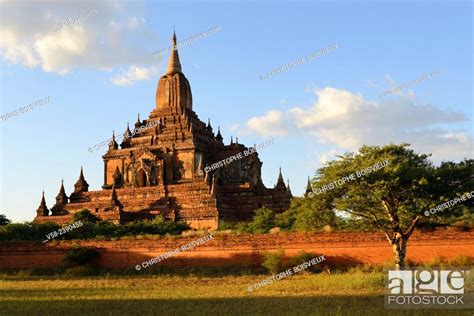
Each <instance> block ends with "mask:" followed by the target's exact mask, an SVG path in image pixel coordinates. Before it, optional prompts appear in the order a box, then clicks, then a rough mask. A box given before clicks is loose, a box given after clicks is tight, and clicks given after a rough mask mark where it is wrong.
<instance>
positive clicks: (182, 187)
mask: <svg viewBox="0 0 474 316" xmlns="http://www.w3.org/2000/svg"><path fill="white" fill-rule="evenodd" d="M155 99H156V107H155V108H154V109H153V110H152V111H151V112H150V114H149V116H148V118H147V119H143V120H141V119H140V116H138V119H137V121H136V123H135V125H134V127H135V131H137V130H139V131H140V132H139V133H133V134H132V132H131V131H130V127H129V125H128V124H127V128H126V130H125V133H124V138H123V141H122V142H121V143H120V145H119V144H118V143H117V142H116V140H115V133H113V136H112V141H111V142H110V143H109V147H108V150H107V152H106V153H105V154H104V155H103V156H102V158H103V161H104V183H103V185H102V188H101V190H98V191H89V184H88V183H87V182H86V180H85V177H84V172H83V169H82V167H81V171H80V175H79V179H78V180H77V182H76V184H75V185H74V191H73V192H72V193H71V194H70V196H69V197H68V196H67V195H66V192H65V189H64V185H63V183H61V187H60V191H59V194H58V196H57V197H56V204H55V205H54V206H53V207H52V208H51V213H50V211H49V210H48V208H47V207H46V203H45V200H44V192H43V197H42V199H41V204H40V207H39V208H38V210H37V212H36V213H37V216H36V217H35V222H40V223H41V222H47V221H53V222H56V223H59V224H65V223H69V222H71V221H72V216H73V214H74V213H75V212H79V211H81V210H83V209H88V210H89V211H90V212H91V213H93V214H94V215H96V216H98V217H99V218H101V219H102V220H105V221H111V222H114V223H118V224H124V223H128V222H131V221H137V220H146V219H152V218H154V217H155V216H158V215H160V216H163V217H164V218H166V219H169V220H174V221H176V220H184V221H186V222H187V223H188V224H189V225H190V226H191V227H192V228H196V229H211V230H214V229H217V228H218V225H219V223H222V221H226V222H238V221H248V220H251V219H252V218H253V216H254V213H255V210H256V209H258V208H261V207H267V208H269V209H272V210H273V211H275V212H283V211H285V210H287V209H288V208H289V206H290V199H291V197H292V195H291V191H290V189H289V187H288V186H287V185H285V183H284V180H283V176H282V174H281V169H280V173H279V175H278V180H277V184H276V185H275V187H274V188H267V187H265V185H264V184H263V182H262V178H261V168H262V162H261V161H260V159H259V157H258V153H257V152H255V153H253V154H250V155H248V156H246V157H244V158H242V159H240V160H236V161H233V162H232V163H230V164H227V165H225V166H223V167H221V168H217V169H215V170H211V171H209V172H205V171H204V169H205V167H206V166H210V165H212V164H213V163H215V162H218V161H221V160H223V159H226V158H228V157H230V156H233V155H236V154H238V153H240V152H244V151H245V150H248V149H249V147H246V146H244V145H243V144H239V143H238V141H236V142H234V141H233V140H231V142H230V144H227V145H226V144H224V142H223V137H222V135H221V132H220V128H218V130H217V134H215V133H214V131H213V128H212V126H211V122H210V120H209V121H208V123H207V124H206V123H204V122H203V121H201V120H200V119H199V117H198V116H197V114H196V112H194V110H193V98H192V93H191V86H190V84H189V81H188V80H187V79H186V77H185V75H184V74H183V72H182V69H181V62H180V59H179V55H178V50H177V48H176V34H173V38H172V50H171V55H170V58H169V62H168V68H167V71H166V74H164V75H163V76H162V77H161V78H160V79H159V81H158V87H157V89H156V98H155Z"/></svg>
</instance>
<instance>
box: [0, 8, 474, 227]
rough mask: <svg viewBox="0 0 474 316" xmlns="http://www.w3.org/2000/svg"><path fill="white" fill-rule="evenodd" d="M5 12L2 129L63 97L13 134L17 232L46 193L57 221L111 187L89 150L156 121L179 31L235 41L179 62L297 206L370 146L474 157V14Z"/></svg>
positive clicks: (10, 162) (4, 164)
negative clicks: (314, 178) (85, 186)
mask: <svg viewBox="0 0 474 316" xmlns="http://www.w3.org/2000/svg"><path fill="white" fill-rule="evenodd" d="M0 9H1V21H0V24H1V28H0V49H1V61H0V67H1V76H0V80H1V82H0V87H1V88H0V89H1V90H0V95H1V99H0V101H1V110H0V116H1V115H5V114H7V113H10V112H12V111H14V110H16V109H18V108H20V107H22V106H25V105H28V104H30V103H32V102H34V101H36V100H39V99H42V98H45V97H47V96H50V98H51V99H50V102H49V103H48V104H47V105H44V106H40V107H37V108H35V109H34V110H32V111H29V112H27V113H25V114H22V115H20V116H18V117H14V118H11V119H8V120H6V121H3V122H0V132H1V137H0V153H1V165H0V175H1V183H0V185H1V187H0V214H2V213H3V214H6V215H7V217H8V218H10V219H13V220H15V221H23V220H32V219H33V217H34V215H35V210H36V208H37V206H38V204H39V201H40V197H41V191H42V190H43V189H44V190H45V192H46V200H47V204H48V206H49V207H51V206H52V205H53V204H54V197H55V196H56V195H57V193H58V190H59V186H60V181H61V179H62V178H64V183H65V187H66V191H67V193H68V194H69V193H70V192H71V191H72V189H73V184H74V183H75V181H76V180H77V178H78V175H79V170H80V166H81V165H83V166H84V172H85V177H86V180H87V181H88V182H89V184H90V189H91V190H98V189H99V188H100V187H101V186H102V184H103V162H102V158H101V155H102V154H104V152H105V151H104V150H99V151H94V152H92V153H90V152H89V151H88V148H89V147H90V146H93V145H94V144H97V143H100V142H102V141H103V140H105V139H107V138H109V137H110V136H111V134H112V130H114V129H115V131H116V132H117V133H118V132H123V131H124V130H125V127H126V123H127V121H130V123H134V122H135V121H136V117H137V113H140V114H141V116H142V117H147V116H148V114H149V113H150V111H152V110H153V108H154V107H155V91H156V85H157V81H158V78H159V77H160V76H161V75H162V74H163V73H164V71H165V68H166V63H167V59H168V56H169V54H165V55H163V59H164V60H161V61H160V60H159V59H157V58H155V57H154V56H153V55H152V53H153V52H156V51H159V50H161V49H164V48H167V47H168V46H169V44H170V38H171V35H172V33H173V27H175V28H176V33H177V36H178V41H179V40H184V39H186V38H189V37H192V36H194V35H196V34H199V33H201V32H206V31H207V30H210V29H212V28H214V27H216V26H220V27H221V30H220V31H219V32H216V33H213V34H210V35H209V36H208V37H205V38H203V39H200V40H198V41H195V42H193V43H191V44H189V45H187V46H185V47H182V48H180V49H179V55H180V59H181V64H182V69H183V73H184V74H185V75H186V77H187V78H188V80H189V81H190V84H191V88H192V92H193V107H194V110H195V111H196V112H197V114H198V116H199V117H200V118H201V120H203V121H207V118H208V117H210V118H211V123H212V125H213V127H214V129H215V130H217V126H218V125H220V126H221V131H222V134H223V136H224V140H225V142H226V143H227V142H229V140H230V136H231V135H233V136H234V137H235V136H238V137H239V142H241V143H244V144H246V145H253V144H254V143H257V144H258V143H260V142H264V141H265V140H267V139H270V138H274V139H275V143H274V145H272V146H271V147H269V148H266V149H264V150H262V151H261V152H260V158H261V159H262V161H263V167H262V173H263V179H264V183H265V184H266V185H267V186H273V185H274V183H275V181H276V178H277V175H278V168H279V167H280V166H281V167H282V170H283V176H284V177H285V179H286V178H289V180H290V184H291V188H292V191H293V194H295V195H299V194H301V193H302V192H303V190H304V186H305V183H306V178H307V176H309V175H314V173H315V170H316V169H317V168H318V167H320V166H321V164H322V163H324V162H325V161H327V160H331V159H333V158H334V155H336V154H339V153H343V152H345V151H354V150H357V148H359V147H360V145H361V144H368V145H383V144H387V143H390V142H396V143H400V142H409V143H411V144H412V146H413V148H414V149H415V150H417V151H420V152H424V153H433V156H432V159H433V161H434V162H435V163H439V161H442V160H459V159H463V158H464V157H468V158H473V138H472V137H473V130H472V128H473V125H472V109H473V108H472V104H473V96H472V84H473V82H472V69H473V68H472V55H473V52H472V2H471V1H458V2H456V1H454V2H452V1H449V2H448V1H445V2H429V1H420V2H391V1H389V2H375V1H372V2H362V1H354V2H352V1H351V2H348V1H347V2H346V1H339V2H316V1H315V2H284V1H278V2H274V3H272V4H269V2H266V1H265V2H263V1H262V2H224V3H220V2H205V3H198V2H190V1H189V2H176V3H175V2H173V3H171V2H141V1H133V2H131V1H130V2H124V1H100V2H96V1H81V2H65V3H63V2H57V1H52V2H21V1H14V2H8V1H7V2H2V3H1V4H0ZM90 10H95V11H96V14H94V15H91V16H88V17H85V18H84V15H82V14H83V13H85V12H89V11H90ZM81 15H82V18H80V19H78V21H77V22H76V23H73V24H71V25H68V26H64V27H63V28H62V29H60V30H59V31H56V29H57V28H58V23H59V22H60V21H66V20H68V19H71V18H74V17H80V16H81ZM334 43H335V44H337V49H335V50H334V51H333V52H331V53H328V54H326V55H324V56H321V57H319V58H316V59H314V60H312V61H309V62H307V63H305V64H303V65H298V66H295V67H293V68H291V69H289V70H288V71H285V72H282V73H279V74H276V75H275V76H273V77H270V78H268V79H265V80H261V79H260V75H262V74H265V73H266V72H268V71H271V70H272V69H273V68H277V67H281V66H284V65H286V64H287V63H289V62H292V61H296V60H298V59H300V58H303V57H305V56H307V55H309V54H310V53H313V52H315V51H318V50H320V49H323V48H326V47H329V46H330V45H331V44H334ZM437 69H439V70H441V71H442V73H441V74H439V75H437V76H434V77H432V78H429V79H427V80H424V81H422V82H419V83H418V84H416V85H414V86H412V87H411V88H409V89H405V90H403V94H402V95H392V96H387V97H383V98H379V95H380V94H382V93H383V92H385V91H386V90H387V89H391V88H393V87H396V86H398V85H400V84H402V83H405V82H408V81H411V80H414V79H416V78H418V77H420V76H422V75H424V74H427V73H431V72H432V71H434V70H437ZM124 83H126V84H128V85H124ZM104 149H105V148H104Z"/></svg>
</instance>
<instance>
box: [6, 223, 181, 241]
mask: <svg viewBox="0 0 474 316" xmlns="http://www.w3.org/2000/svg"><path fill="white" fill-rule="evenodd" d="M60 227H61V226H59V225H57V224H55V223H52V222H48V223H44V224H34V223H24V224H9V225H5V226H1V227H0V241H2V240H3V241H7V240H11V241H22V240H37V241H42V240H45V239H46V235H47V234H49V233H51V232H53V231H56V230H58V229H59V228H60ZM188 229H190V227H189V226H188V225H187V224H186V223H184V222H174V221H167V220H164V219H163V218H158V219H156V218H155V219H154V220H152V221H138V222H132V223H129V224H126V225H116V224H113V223H110V222H96V223H91V222H84V224H83V225H82V226H80V227H78V228H75V229H72V230H71V231H69V232H67V233H65V234H64V235H61V236H58V237H57V238H55V239H92V238H98V239H99V238H102V239H105V238H117V237H122V236H136V235H146V234H153V235H165V234H171V235H179V234H181V233H182V232H183V231H185V230H188Z"/></svg>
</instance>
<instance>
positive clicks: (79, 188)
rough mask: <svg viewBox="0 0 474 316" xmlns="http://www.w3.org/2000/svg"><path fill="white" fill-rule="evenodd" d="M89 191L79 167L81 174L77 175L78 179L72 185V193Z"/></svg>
mask: <svg viewBox="0 0 474 316" xmlns="http://www.w3.org/2000/svg"><path fill="white" fill-rule="evenodd" d="M87 191H89V184H88V183H87V181H86V179H84V171H83V169H82V166H81V173H80V174H79V179H77V182H76V183H75V184H74V193H79V192H87Z"/></svg>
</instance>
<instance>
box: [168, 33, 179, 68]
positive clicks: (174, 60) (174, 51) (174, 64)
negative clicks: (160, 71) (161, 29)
mask: <svg viewBox="0 0 474 316" xmlns="http://www.w3.org/2000/svg"><path fill="white" fill-rule="evenodd" d="M171 44H172V46H171V54H170V59H169V61H168V70H167V72H166V73H167V74H174V73H177V72H181V62H180V61H179V55H178V48H177V44H176V33H175V32H173V40H172V42H171Z"/></svg>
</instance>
